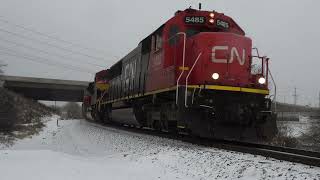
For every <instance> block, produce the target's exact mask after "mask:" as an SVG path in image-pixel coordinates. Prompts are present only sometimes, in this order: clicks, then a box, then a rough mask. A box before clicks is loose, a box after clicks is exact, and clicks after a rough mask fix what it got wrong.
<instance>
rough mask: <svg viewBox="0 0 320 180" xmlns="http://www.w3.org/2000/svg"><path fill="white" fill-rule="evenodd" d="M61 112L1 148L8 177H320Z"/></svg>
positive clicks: (313, 171)
mask: <svg viewBox="0 0 320 180" xmlns="http://www.w3.org/2000/svg"><path fill="white" fill-rule="evenodd" d="M57 118H58V117H57V116H54V117H51V118H47V120H48V121H47V123H46V124H47V127H46V128H45V129H44V130H43V131H42V132H41V133H40V134H39V135H36V136H34V137H32V138H28V139H24V140H19V141H17V142H16V143H15V145H13V146H12V147H9V148H2V150H0V172H1V179H2V180H6V179H10V180H12V179H19V180H20V179H33V180H36V179H39V180H45V179H50V180H51V179H53V180H57V179H78V180H82V179H139V180H144V179H146V180H149V179H320V168H318V167H310V166H306V165H302V164H296V163H291V162H283V161H279V160H275V159H271V158H265V157H261V156H255V155H250V154H243V153H237V152H231V151H225V150H219V149H215V148H206V147H200V146H195V145H192V144H189V143H185V142H180V141H176V140H170V139H165V138H160V137H154V136H150V135H145V134H138V133H133V132H128V131H124V130H118V129H115V128H110V127H104V126H100V125H96V124H92V123H88V122H86V121H84V120H67V121H59V127H57V123H56V119H57Z"/></svg>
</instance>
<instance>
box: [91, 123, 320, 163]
mask: <svg viewBox="0 0 320 180" xmlns="http://www.w3.org/2000/svg"><path fill="white" fill-rule="evenodd" d="M89 123H90V124H98V123H96V122H89ZM99 124H100V123H99ZM100 125H102V126H103V127H104V126H106V127H111V128H117V129H120V130H124V131H130V132H135V133H138V134H140V133H142V134H146V135H152V136H157V137H161V138H167V139H173V140H178V141H182V142H187V143H190V144H194V145H200V146H204V147H213V148H218V149H224V150H228V151H235V152H241V153H249V154H254V155H261V156H264V157H268V158H274V159H278V160H283V161H289V162H295V163H301V164H305V165H310V166H317V167H320V152H315V151H307V150H301V149H294V148H289V147H281V146H273V145H267V144H257V143H250V142H239V141H230V140H220V139H208V138H199V137H192V136H190V135H186V134H174V133H168V132H160V131H156V130H152V129H151V130H150V128H136V127H134V126H122V125H119V124H107V125H106V124H100Z"/></svg>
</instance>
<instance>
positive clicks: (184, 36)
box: [175, 32, 187, 105]
mask: <svg viewBox="0 0 320 180" xmlns="http://www.w3.org/2000/svg"><path fill="white" fill-rule="evenodd" d="M176 35H183V55H182V72H181V73H180V75H179V77H178V79H177V89H176V105H178V98H179V81H180V79H181V77H182V75H183V73H184V71H185V67H184V63H185V54H186V38H187V34H186V33H185V32H178V33H177V34H176ZM176 35H175V36H176Z"/></svg>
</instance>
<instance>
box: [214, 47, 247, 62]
mask: <svg viewBox="0 0 320 180" xmlns="http://www.w3.org/2000/svg"><path fill="white" fill-rule="evenodd" d="M229 49H230V48H229V46H213V47H212V58H211V60H212V62H214V63H232V62H233V60H234V59H235V57H236V58H237V60H238V62H239V64H240V65H241V66H242V65H244V63H245V62H246V51H245V49H243V50H242V57H240V55H239V52H238V50H237V48H236V47H232V48H231V51H230V54H231V55H230V59H227V58H225V59H222V58H217V54H219V53H221V54H222V53H224V54H225V51H229ZM223 51H224V52H223Z"/></svg>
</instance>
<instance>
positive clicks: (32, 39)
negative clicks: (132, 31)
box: [0, 28, 105, 63]
mask: <svg viewBox="0 0 320 180" xmlns="http://www.w3.org/2000/svg"><path fill="white" fill-rule="evenodd" d="M0 31H2V32H5V33H7V34H11V35H13V36H17V37H20V38H23V39H27V40H29V41H36V42H38V43H40V44H45V45H47V46H51V47H54V48H57V49H60V50H63V51H66V52H69V53H70V54H77V55H82V56H86V57H88V58H91V59H95V60H97V61H101V62H104V63H105V61H104V60H103V59H102V58H98V57H94V56H91V55H88V54H85V53H82V52H78V51H73V50H70V49H67V48H63V47H59V46H56V45H54V44H51V43H48V42H44V41H39V40H37V39H34V38H30V37H27V36H24V35H21V34H18V33H14V32H10V31H7V30H5V29H2V28H0Z"/></svg>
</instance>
